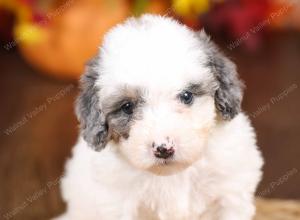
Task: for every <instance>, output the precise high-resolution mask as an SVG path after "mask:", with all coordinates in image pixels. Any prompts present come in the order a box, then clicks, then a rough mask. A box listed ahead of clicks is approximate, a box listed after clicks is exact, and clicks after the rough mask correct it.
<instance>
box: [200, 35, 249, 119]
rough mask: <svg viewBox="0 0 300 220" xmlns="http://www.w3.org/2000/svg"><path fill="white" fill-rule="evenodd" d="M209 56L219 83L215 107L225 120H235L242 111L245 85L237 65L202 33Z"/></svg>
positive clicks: (209, 63)
mask: <svg viewBox="0 0 300 220" xmlns="http://www.w3.org/2000/svg"><path fill="white" fill-rule="evenodd" d="M200 39H201V42H202V43H204V46H205V47H206V51H207V54H208V59H209V60H208V63H207V64H208V66H209V68H210V69H211V71H212V73H213V74H214V77H215V79H216V81H217V85H218V87H217V90H216V91H215V94H214V98H215V105H216V108H217V110H218V111H219V112H220V113H221V115H222V118H223V119H224V120H230V119H232V118H234V117H235V116H236V115H237V114H238V113H239V112H240V111H241V102H242V98H243V90H244V87H245V86H244V84H243V83H242V81H241V80H240V79H239V78H238V73H237V70H236V66H235V64H234V63H233V62H232V61H231V60H230V59H228V58H227V57H226V56H225V55H224V54H223V53H222V52H220V51H219V49H218V47H217V46H216V45H215V44H214V43H213V42H211V41H210V39H209V37H208V36H207V35H206V34H205V32H204V31H201V33H200Z"/></svg>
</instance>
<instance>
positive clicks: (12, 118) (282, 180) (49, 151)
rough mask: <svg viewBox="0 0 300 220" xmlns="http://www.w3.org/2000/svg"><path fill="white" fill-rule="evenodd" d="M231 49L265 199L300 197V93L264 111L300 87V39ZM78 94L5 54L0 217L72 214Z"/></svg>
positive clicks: (0, 97) (267, 211) (273, 212)
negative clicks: (64, 195) (67, 170)
mask: <svg viewBox="0 0 300 220" xmlns="http://www.w3.org/2000/svg"><path fill="white" fill-rule="evenodd" d="M224 50H225V52H226V53H227V54H229V55H230V56H231V57H232V58H233V60H234V61H235V62H236V63H237V64H238V66H239V72H240V74H241V77H242V78H243V79H244V80H245V82H246V84H247V87H248V89H247V90H246V95H245V99H244V103H243V105H244V109H245V110H246V111H247V112H248V113H249V114H250V115H252V116H251V118H252V121H253V124H254V126H255V128H256V130H257V133H258V144H259V146H260V147H261V148H262V151H263V154H264V157H265V158H266V165H265V167H264V171H265V175H264V180H263V181H262V183H261V185H260V187H259V189H258V193H259V194H260V195H262V196H265V197H278V198H286V199H287V198H288V199H300V187H299V186H300V175H299V173H300V160H299V158H300V146H299V140H300V135H299V131H300V114H299V112H300V102H299V101H300V92H299V91H300V90H299V89H294V90H292V91H291V92H289V94H288V95H287V96H286V97H284V98H283V99H281V100H280V101H278V102H276V103H275V104H272V105H270V108H269V109H265V110H264V111H263V110H259V109H263V108H262V107H263V106H266V105H267V104H268V103H269V104H270V99H271V98H272V97H277V96H278V95H279V94H280V93H282V91H284V90H286V89H287V88H290V87H291V86H292V85H293V84H296V85H298V86H299V85H300V34H298V33H285V34H277V35H275V36H274V37H272V38H270V39H268V41H267V43H266V44H265V45H264V46H263V48H262V50H261V51H259V52H256V53H254V54H250V53H248V52H245V51H243V50H241V49H240V48H238V49H235V50H234V51H229V50H228V49H226V45H224ZM62 91H63V92H62ZM62 94H63V95H62ZM76 94H77V86H76V84H72V83H69V82H58V81H55V80H52V79H48V78H46V77H43V76H41V75H39V74H38V73H37V71H36V70H33V69H31V68H30V67H28V65H27V64H26V63H25V62H24V61H23V60H22V58H21V57H20V56H19V55H18V53H17V52H16V51H14V50H11V51H5V50H3V49H2V50H0V103H1V106H0V131H1V133H0V219H21V220H27V219H28V220H34V219H37V220H40V219H48V218H49V217H51V216H53V215H56V214H58V213H60V212H62V211H63V210H64V204H63V203H62V201H61V199H60V194H59V190H58V185H59V184H58V183H57V179H58V178H59V177H60V175H61V174H62V170H63V164H64V161H65V159H66V158H67V157H68V155H70V150H71V147H72V145H73V144H74V143H75V141H76V136H77V121H76V118H75V116H74V113H73V102H74V99H75V96H76ZM49 100H50V101H49ZM9 128H11V130H10V131H11V132H9V130H7V129H9ZM298 170H299V171H298ZM265 204H266V205H262V203H261V202H259V210H260V214H259V216H260V217H259V218H257V219H259V220H269V219H272V220H273V219H275V220H277V219H282V220H289V219H293V218H288V217H287V216H288V215H290V214H283V215H284V216H285V217H280V215H281V214H280V213H283V212H284V210H288V209H289V208H287V209H285V208H282V207H289V206H293V205H289V204H290V203H286V204H287V205H284V206H281V205H280V204H279V205H278V203H277V202H275V203H271V202H268V203H265ZM268 204H273V205H271V206H272V207H273V208H269V207H270V206H269V205H268ZM293 207H295V209H294V208H292V209H291V211H287V212H291V216H292V215H293V213H299V205H296V206H293ZM277 214H278V216H279V217H277V218H275V217H274V216H277ZM268 216H269V217H268ZM294 219H297V217H296V218H294ZM298 219H299V218H298Z"/></svg>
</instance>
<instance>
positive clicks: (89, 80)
mask: <svg viewBox="0 0 300 220" xmlns="http://www.w3.org/2000/svg"><path fill="white" fill-rule="evenodd" d="M98 62H99V57H98V56H96V57H95V58H93V59H92V60H90V62H89V63H88V64H87V65H86V70H85V73H84V74H83V75H82V77H81V80H80V93H79V96H78V98H77V101H76V108H75V110H76V115H77V117H78V119H79V121H80V127H81V135H82V136H83V138H84V140H85V141H86V142H87V143H88V145H89V146H90V147H92V148H93V149H95V150H96V151H100V150H102V149H103V148H104V147H105V145H106V143H107V140H108V127H107V124H106V120H105V116H104V114H103V112H102V110H101V109H100V104H99V103H100V98H99V97H98V91H99V88H98V87H97V86H96V81H97V79H98V78H99V74H98V66H97V65H98Z"/></svg>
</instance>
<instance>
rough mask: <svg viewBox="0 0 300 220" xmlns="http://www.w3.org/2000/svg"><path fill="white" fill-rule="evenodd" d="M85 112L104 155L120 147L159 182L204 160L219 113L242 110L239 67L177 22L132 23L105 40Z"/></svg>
mask: <svg viewBox="0 0 300 220" xmlns="http://www.w3.org/2000/svg"><path fill="white" fill-rule="evenodd" d="M82 82H83V86H82V93H81V95H80V97H79V99H78V105H77V113H78V116H79V119H80V121H81V124H82V134H83V136H84V138H85V139H86V141H87V142H88V143H89V144H90V145H91V146H92V147H94V148H95V149H96V150H100V149H102V148H104V147H105V146H106V145H107V143H109V142H111V143H114V144H112V146H114V147H115V148H116V150H117V152H119V154H120V155H121V156H122V157H123V158H124V159H126V160H127V161H128V162H129V163H131V164H132V165H133V166H135V167H137V168H139V169H143V170H147V171H150V172H153V173H155V174H158V175H169V174H172V173H174V172H178V171H181V170H183V169H185V168H187V167H188V166H190V165H191V164H193V163H194V162H195V161H197V160H199V159H201V157H202V155H203V154H202V152H203V150H204V149H205V146H206V142H207V140H208V138H209V136H210V132H211V130H212V129H213V128H214V126H216V123H217V120H216V117H217V114H220V115H221V116H223V119H224V120H230V119H231V118H233V117H234V116H235V115H236V114H237V113H238V111H239V107H240V101H241V96H242V94H241V88H240V83H239V81H238V79H237V77H236V73H235V68H234V65H233V64H232V63H231V62H230V61H229V60H228V59H226V58H225V57H223V55H221V54H220V53H218V52H217V50H216V48H215V46H214V45H213V44H211V43H210V42H209V41H208V39H207V38H206V36H204V34H203V33H202V34H198V35H197V34H196V33H194V32H192V31H191V30H188V29H187V28H186V27H184V26H182V25H179V24H177V23H176V22H174V21H173V20H170V19H166V18H161V17H153V16H145V17H142V18H140V19H138V20H129V21H128V22H126V23H125V24H123V25H122V26H119V27H117V28H115V29H113V30H112V31H111V32H110V33H109V34H108V35H107V36H106V38H105V40H104V44H103V47H102V48H101V51H100V56H98V57H96V58H95V59H94V60H93V61H92V62H91V63H90V64H89V65H88V68H87V71H86V74H85V76H84V77H83V79H82Z"/></svg>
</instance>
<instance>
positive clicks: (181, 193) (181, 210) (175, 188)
mask: <svg viewBox="0 0 300 220" xmlns="http://www.w3.org/2000/svg"><path fill="white" fill-rule="evenodd" d="M210 203H211V200H210V199H209V198H208V197H207V195H205V193H201V192H199V190H198V189H197V187H194V186H192V185H190V184H182V185H180V184H176V183H174V182H173V184H172V183H170V185H165V184H162V185H160V186H159V185H154V186H153V187H149V188H147V189H146V190H145V191H144V192H143V195H142V197H141V199H140V201H139V204H138V209H137V216H138V217H137V219H143V220H169V219H170V220H171V219H172V220H185V219H186V220H193V219H197V220H198V219H200V216H201V215H203V213H204V212H205V211H206V210H207V207H208V205H209V204H210Z"/></svg>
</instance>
